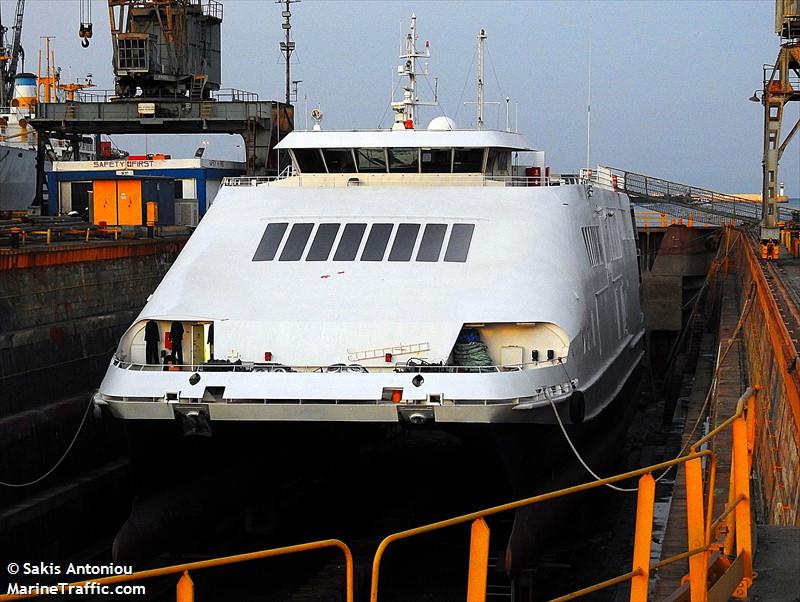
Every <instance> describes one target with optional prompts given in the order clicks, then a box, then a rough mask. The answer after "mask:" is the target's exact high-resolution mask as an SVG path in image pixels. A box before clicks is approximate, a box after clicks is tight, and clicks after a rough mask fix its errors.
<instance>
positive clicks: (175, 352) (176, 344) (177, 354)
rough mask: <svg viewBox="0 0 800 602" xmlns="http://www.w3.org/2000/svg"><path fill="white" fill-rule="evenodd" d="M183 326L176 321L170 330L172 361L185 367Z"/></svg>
mask: <svg viewBox="0 0 800 602" xmlns="http://www.w3.org/2000/svg"><path fill="white" fill-rule="evenodd" d="M183 332H184V330H183V324H182V323H181V322H178V321H175V322H173V323H172V326H171V327H170V329H169V336H170V340H171V341H172V359H173V360H175V362H176V363H177V364H178V365H179V366H182V365H183Z"/></svg>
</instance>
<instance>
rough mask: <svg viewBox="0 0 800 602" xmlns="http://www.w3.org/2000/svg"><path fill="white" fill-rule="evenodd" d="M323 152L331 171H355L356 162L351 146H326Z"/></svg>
mask: <svg viewBox="0 0 800 602" xmlns="http://www.w3.org/2000/svg"><path fill="white" fill-rule="evenodd" d="M322 153H323V154H324V155H325V164H326V165H327V166H328V171H329V172H330V173H353V172H355V170H356V164H355V163H353V153H352V151H351V150H350V149H349V148H326V149H325V150H323V151H322Z"/></svg>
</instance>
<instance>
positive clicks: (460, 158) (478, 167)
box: [453, 148, 485, 173]
mask: <svg viewBox="0 0 800 602" xmlns="http://www.w3.org/2000/svg"><path fill="white" fill-rule="evenodd" d="M484 154H485V149H483V148H457V149H455V152H454V155H453V173H479V172H482V171H483V156H484Z"/></svg>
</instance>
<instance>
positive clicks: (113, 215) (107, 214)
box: [91, 180, 117, 226]
mask: <svg viewBox="0 0 800 602" xmlns="http://www.w3.org/2000/svg"><path fill="white" fill-rule="evenodd" d="M92 199H93V200H92V207H91V210H92V216H91V219H92V223H93V224H99V223H100V222H105V223H106V224H108V225H109V226H113V225H116V223H117V182H116V180H95V181H94V183H93V184H92Z"/></svg>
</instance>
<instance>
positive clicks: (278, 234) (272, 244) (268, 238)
mask: <svg viewBox="0 0 800 602" xmlns="http://www.w3.org/2000/svg"><path fill="white" fill-rule="evenodd" d="M288 227H289V224H287V223H280V224H278V223H275V224H269V225H267V229H266V230H264V235H263V236H262V237H261V242H260V243H258V248H257V249H256V253H255V255H253V261H272V260H273V259H275V253H277V252H278V247H279V246H280V245H281V240H283V234H284V232H286V228H288Z"/></svg>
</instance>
